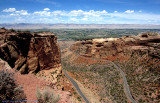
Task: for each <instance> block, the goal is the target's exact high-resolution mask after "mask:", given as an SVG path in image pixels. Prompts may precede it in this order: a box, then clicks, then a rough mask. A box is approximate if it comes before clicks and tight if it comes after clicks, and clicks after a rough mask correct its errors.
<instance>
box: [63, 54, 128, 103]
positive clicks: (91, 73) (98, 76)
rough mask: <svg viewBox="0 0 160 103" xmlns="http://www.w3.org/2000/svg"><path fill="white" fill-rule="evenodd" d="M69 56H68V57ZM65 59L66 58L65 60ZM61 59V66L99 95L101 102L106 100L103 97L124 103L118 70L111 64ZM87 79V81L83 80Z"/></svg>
mask: <svg viewBox="0 0 160 103" xmlns="http://www.w3.org/2000/svg"><path fill="white" fill-rule="evenodd" d="M69 58H70V57H69ZM65 59H66V60H65ZM65 59H63V60H62V65H63V68H64V69H66V70H67V71H69V72H71V73H73V74H74V75H75V78H76V79H77V80H79V81H81V82H82V83H83V85H84V86H85V87H87V88H89V89H90V90H91V91H96V93H97V94H98V95H99V96H100V97H101V102H102V103H103V102H107V100H105V98H109V99H110V100H112V101H114V102H117V103H122V102H123V103H126V102H127V97H126V95H125V93H124V90H123V84H122V83H119V80H120V79H121V76H120V73H119V71H118V70H117V69H116V68H114V66H113V65H112V64H108V63H107V62H106V63H104V64H101V63H97V64H92V65H85V64H76V65H74V64H70V63H69V62H67V58H65ZM86 80H87V83H86V82H84V81H86Z"/></svg>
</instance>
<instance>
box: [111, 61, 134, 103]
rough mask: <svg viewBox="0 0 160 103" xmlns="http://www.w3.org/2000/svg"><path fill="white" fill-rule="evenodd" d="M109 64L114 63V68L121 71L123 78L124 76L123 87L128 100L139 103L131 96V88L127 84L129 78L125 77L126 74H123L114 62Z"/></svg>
mask: <svg viewBox="0 0 160 103" xmlns="http://www.w3.org/2000/svg"><path fill="white" fill-rule="evenodd" d="M109 62H110V63H112V64H113V65H114V67H115V68H116V69H118V70H119V71H120V73H121V76H122V78H123V87H124V89H125V93H126V95H127V97H128V99H129V100H130V101H131V102H132V103H137V102H136V101H135V100H134V99H133V97H132V95H131V92H130V90H129V86H128V83H127V78H126V77H125V74H124V72H123V71H122V70H121V69H120V68H119V67H118V66H117V65H116V64H115V63H114V62H112V61H109Z"/></svg>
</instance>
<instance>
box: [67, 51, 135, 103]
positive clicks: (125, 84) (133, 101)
mask: <svg viewBox="0 0 160 103" xmlns="http://www.w3.org/2000/svg"><path fill="white" fill-rule="evenodd" d="M69 51H70V52H73V53H74V54H76V55H78V56H81V55H79V54H78V53H76V52H74V51H71V50H70V49H69ZM81 57H84V56H81ZM84 58H88V57H84ZM92 59H97V60H98V59H99V60H102V59H101V58H92ZM104 61H107V62H109V63H111V64H113V65H114V67H115V68H116V69H117V70H118V71H120V74H121V76H122V78H123V87H124V91H125V93H126V95H127V98H128V99H129V100H130V101H131V102H132V103H137V102H136V101H135V100H134V98H133V97H132V95H131V92H130V90H129V85H128V82H127V79H126V77H125V74H124V72H123V71H122V70H121V69H120V68H119V67H118V66H117V65H116V64H115V63H114V62H112V61H108V60H104Z"/></svg>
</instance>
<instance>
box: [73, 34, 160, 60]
mask: <svg viewBox="0 0 160 103" xmlns="http://www.w3.org/2000/svg"><path fill="white" fill-rule="evenodd" d="M70 49H71V50H72V51H74V52H77V53H79V54H80V55H82V56H86V57H96V58H108V57H110V56H120V55H123V54H126V53H128V52H134V51H135V50H140V51H150V55H154V56H156V57H158V58H160V53H159V52H158V51H159V50H160V35H159V34H157V33H142V34H139V35H138V36H125V37H121V38H103V39H93V40H86V41H80V42H77V43H76V44H74V45H73V46H71V48H70Z"/></svg>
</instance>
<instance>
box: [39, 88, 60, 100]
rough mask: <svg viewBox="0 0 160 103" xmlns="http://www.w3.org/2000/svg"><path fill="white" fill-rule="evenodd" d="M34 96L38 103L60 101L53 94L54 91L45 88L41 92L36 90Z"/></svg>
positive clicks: (58, 97)
mask: <svg viewBox="0 0 160 103" xmlns="http://www.w3.org/2000/svg"><path fill="white" fill-rule="evenodd" d="M36 96H37V100H38V102H39V103H57V102H58V101H59V100H60V96H59V95H56V94H54V91H53V90H49V89H48V88H47V87H46V88H45V89H44V90H43V91H41V90H40V89H37V93H36Z"/></svg>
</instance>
